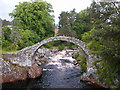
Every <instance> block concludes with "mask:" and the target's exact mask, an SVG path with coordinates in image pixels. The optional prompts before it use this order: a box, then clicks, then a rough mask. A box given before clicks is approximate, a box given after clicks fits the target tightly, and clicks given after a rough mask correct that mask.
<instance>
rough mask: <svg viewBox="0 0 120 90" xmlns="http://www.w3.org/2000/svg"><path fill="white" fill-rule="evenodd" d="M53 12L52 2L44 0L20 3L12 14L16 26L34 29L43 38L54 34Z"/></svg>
mask: <svg viewBox="0 0 120 90" xmlns="http://www.w3.org/2000/svg"><path fill="white" fill-rule="evenodd" d="M52 12H53V10H52V6H51V4H49V3H47V2H44V1H40V2H36V1H33V2H23V3H19V5H16V8H15V10H14V11H13V12H12V13H10V16H11V17H14V20H13V23H14V25H15V26H17V27H19V28H20V29H24V30H27V29H28V30H33V31H35V32H36V33H37V34H38V35H40V36H39V37H41V39H43V38H44V37H48V36H53V16H52V15H51V13H52Z"/></svg>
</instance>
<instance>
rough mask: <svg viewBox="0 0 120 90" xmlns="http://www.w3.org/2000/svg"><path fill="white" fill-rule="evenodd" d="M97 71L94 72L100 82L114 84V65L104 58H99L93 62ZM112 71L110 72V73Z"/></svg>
mask: <svg viewBox="0 0 120 90" xmlns="http://www.w3.org/2000/svg"><path fill="white" fill-rule="evenodd" d="M94 65H95V67H96V69H97V72H96V74H98V75H99V78H98V80H99V81H100V82H101V83H104V84H107V85H115V84H116V82H115V78H116V72H117V71H116V68H115V66H112V64H108V62H106V61H105V60H101V61H98V62H95V63H94ZM111 72H112V73H111Z"/></svg>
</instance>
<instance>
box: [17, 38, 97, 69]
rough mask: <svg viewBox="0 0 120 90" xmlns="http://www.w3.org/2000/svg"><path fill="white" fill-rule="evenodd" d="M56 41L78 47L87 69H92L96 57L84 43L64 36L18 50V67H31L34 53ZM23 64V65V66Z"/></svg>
mask: <svg viewBox="0 0 120 90" xmlns="http://www.w3.org/2000/svg"><path fill="white" fill-rule="evenodd" d="M57 40H62V41H67V42H71V43H73V44H75V45H77V46H79V47H80V48H81V49H82V50H83V51H84V52H85V54H86V55H87V67H88V68H90V67H92V63H93V61H94V60H95V58H96V57H94V56H95V55H93V54H92V53H90V51H89V49H88V48H87V46H86V45H85V43H84V42H83V41H81V40H79V39H76V38H74V37H66V36H56V37H50V38H48V39H44V40H42V41H41V42H38V43H37V44H35V45H33V46H29V47H26V48H24V49H22V50H20V51H19V52H18V53H17V55H16V62H17V64H19V65H22V66H31V65H32V64H33V63H34V62H35V61H34V55H35V53H36V51H37V50H38V49H39V48H40V47H41V46H42V45H44V44H46V43H48V42H51V41H57ZM23 63H24V65H23Z"/></svg>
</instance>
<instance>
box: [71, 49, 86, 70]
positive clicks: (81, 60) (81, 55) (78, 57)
mask: <svg viewBox="0 0 120 90" xmlns="http://www.w3.org/2000/svg"><path fill="white" fill-rule="evenodd" d="M72 57H73V58H75V59H76V60H77V61H79V64H80V67H81V70H82V71H83V72H86V71H87V61H86V55H85V54H84V52H83V51H82V50H80V51H79V52H77V53H75V54H73V56H72Z"/></svg>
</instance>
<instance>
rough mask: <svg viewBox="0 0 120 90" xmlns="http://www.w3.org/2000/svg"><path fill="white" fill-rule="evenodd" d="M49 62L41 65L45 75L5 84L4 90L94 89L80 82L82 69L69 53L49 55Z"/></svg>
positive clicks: (60, 52) (61, 52) (62, 52)
mask: <svg viewBox="0 0 120 90" xmlns="http://www.w3.org/2000/svg"><path fill="white" fill-rule="evenodd" d="M70 52H71V51H70ZM66 53H67V54H66ZM49 61H50V62H49V63H46V64H43V65H41V68H42V69H43V73H42V75H41V76H40V77H37V78H35V79H29V80H25V81H18V82H16V83H6V84H3V85H2V86H3V89H2V90H6V88H25V89H26V90H33V89H32V88H37V90H39V89H40V88H92V87H91V86H89V85H86V84H85V83H83V82H81V81H80V76H81V75H82V72H81V69H80V67H79V66H76V65H74V64H75V63H76V61H75V59H73V58H72V57H71V55H68V51H67V52H66V51H65V50H63V51H59V52H56V53H53V54H52V55H49Z"/></svg>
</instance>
